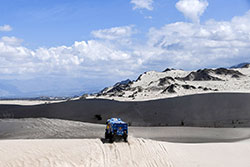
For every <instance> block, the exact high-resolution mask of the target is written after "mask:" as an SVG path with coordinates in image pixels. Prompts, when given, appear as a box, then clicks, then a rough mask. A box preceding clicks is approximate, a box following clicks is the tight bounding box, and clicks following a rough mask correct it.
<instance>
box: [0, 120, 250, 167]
mask: <svg viewBox="0 0 250 167" xmlns="http://www.w3.org/2000/svg"><path fill="white" fill-rule="evenodd" d="M103 133H104V126H103V125H96V124H88V123H81V122H74V121H62V120H49V119H18V120H17V119H9V120H8V119H6V120H5V119H4V120H0V138H1V140H0V166H1V167H2V166H3V167H5V166H6V167H23V166H24V167H26V166H27V167H38V166H39V167H52V166H53V167H54V166H55V167H85V166H87V167H88V166H142V167H144V166H162V167H167V166H177V167H196V166H201V167H207V166H208V167H215V166H216V167H220V166H221V167H225V166H226V167H231V166H232V167H235V166H240V167H248V166H249V164H250V158H249V156H250V140H249V136H250V129H249V128H216V129H214V128H191V127H166V128H165V127H150V128H149V127H130V128H129V134H130V136H129V141H128V143H124V142H115V143H113V144H111V143H106V142H103V139H102V137H103ZM45 138H50V139H45ZM63 138H64V139H63ZM72 138H74V139H72ZM150 138H151V139H150ZM157 140H158V141H157ZM159 140H161V141H159ZM190 142H192V143H190Z"/></svg>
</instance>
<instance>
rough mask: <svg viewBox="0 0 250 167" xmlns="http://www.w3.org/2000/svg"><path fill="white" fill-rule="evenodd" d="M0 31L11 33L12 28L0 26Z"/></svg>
mask: <svg viewBox="0 0 250 167" xmlns="http://www.w3.org/2000/svg"><path fill="white" fill-rule="evenodd" d="M0 31H12V27H11V26H10V25H7V24H6V25H3V26H0Z"/></svg>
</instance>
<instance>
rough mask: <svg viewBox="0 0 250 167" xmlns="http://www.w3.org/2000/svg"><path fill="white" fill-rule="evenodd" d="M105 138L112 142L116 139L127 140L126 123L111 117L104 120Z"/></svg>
mask: <svg viewBox="0 0 250 167" xmlns="http://www.w3.org/2000/svg"><path fill="white" fill-rule="evenodd" d="M105 130H106V131H105V139H106V140H109V142H111V143H112V142H113V141H114V140H116V139H120V140H121V139H123V140H124V141H125V142H127V139H128V124H127V123H126V122H123V121H122V120H121V119H120V118H111V119H108V120H107V122H106V129H105Z"/></svg>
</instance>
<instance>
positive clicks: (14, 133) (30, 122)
mask: <svg viewBox="0 0 250 167" xmlns="http://www.w3.org/2000/svg"><path fill="white" fill-rule="evenodd" d="M104 129H105V125H100V124H91V123H84V122H78V121H66V120H58V119H45V118H42V119H40V118H38V119H36V118H29V119H27V118H26V119H0V139H86V138H99V139H101V138H103V137H104V132H105V130H104ZM129 136H133V137H136V138H145V139H153V140H159V141H168V142H183V143H207V142H232V141H241V140H244V139H248V138H250V128H198V127H129Z"/></svg>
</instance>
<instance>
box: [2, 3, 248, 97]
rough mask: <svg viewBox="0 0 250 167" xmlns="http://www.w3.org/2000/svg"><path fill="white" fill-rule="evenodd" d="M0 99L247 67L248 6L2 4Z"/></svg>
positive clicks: (60, 93) (69, 93)
mask: <svg viewBox="0 0 250 167" xmlns="http://www.w3.org/2000/svg"><path fill="white" fill-rule="evenodd" d="M0 3H1V5H0V97H35V96H72V95H79V94H82V93H93V92H96V91H99V90H101V89H102V88H104V87H106V86H110V85H113V84H114V83H116V82H118V81H121V80H125V79H127V78H129V79H136V78H137V76H138V75H140V74H141V73H143V72H145V71H151V70H155V71H163V70H164V69H166V68H176V69H184V70H196V69H200V68H215V67H230V66H232V65H235V64H238V63H242V62H250V54H249V53H250V1H249V0H237V1H235V0H220V1H218V0H105V1H103V0H84V1H82V0H74V1H72V0H43V1H41V0H11V1H9V0H0Z"/></svg>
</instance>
